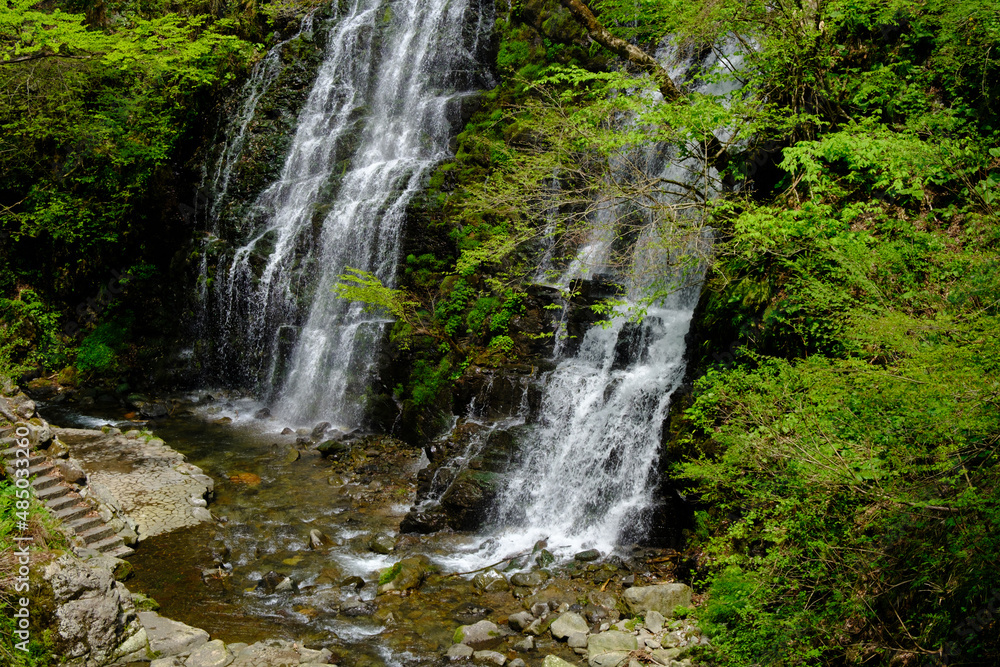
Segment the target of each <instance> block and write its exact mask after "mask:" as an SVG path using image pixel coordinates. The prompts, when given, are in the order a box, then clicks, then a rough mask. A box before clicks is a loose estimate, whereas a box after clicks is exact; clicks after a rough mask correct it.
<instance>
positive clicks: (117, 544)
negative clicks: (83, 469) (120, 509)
mask: <svg viewBox="0 0 1000 667" xmlns="http://www.w3.org/2000/svg"><path fill="white" fill-rule="evenodd" d="M13 430H14V429H13V428H12V427H7V428H6V429H3V430H2V431H0V448H2V450H3V451H2V452H0V455H2V457H3V464H4V468H5V469H6V471H7V475H8V476H9V477H10V479H14V467H13V466H12V465H11V464H12V463H13V460H14V458H15V457H16V456H17V450H18V448H17V446H16V443H15V438H14V433H13ZM28 466H29V467H28V473H29V479H31V486H32V487H33V488H34V491H35V497H36V498H37V499H38V500H39V502H41V503H44V504H45V506H46V507H47V508H48V509H49V512H51V514H52V515H53V516H55V517H56V518H57V519H59V520H60V521H62V523H63V524H64V525H65V526H67V527H68V528H69V529H70V530H71V531H72V532H73V533H75V534H76V535H77V537H79V538H80V539H81V540H82V541H83V543H84V545H86V547H85V548H87V549H93V550H94V551H99V552H101V553H106V554H108V555H110V556H115V557H117V558H123V557H125V556H128V555H130V554H132V553H134V551H133V550H132V549H131V548H130V547H128V546H126V545H125V542H124V540H122V538H121V537H119V536H118V535H116V534H115V531H114V530H113V529H112V528H111V526H109V525H107V524H106V523H104V521H103V520H102V519H101V517H100V516H98V514H97V512H95V511H94V507H93V505H91V503H90V501H88V500H86V499H85V498H83V497H81V496H80V494H79V493H77V492H76V491H74V490H73V487H72V486H71V485H70V484H68V483H66V482H65V481H64V480H63V478H62V475H60V474H59V470H58V469H57V468H56V467H55V465H53V464H52V462H50V461H49V460H48V457H46V456H45V455H44V454H42V453H40V452H38V451H37V450H35V449H32V451H31V456H30V458H29V459H28Z"/></svg>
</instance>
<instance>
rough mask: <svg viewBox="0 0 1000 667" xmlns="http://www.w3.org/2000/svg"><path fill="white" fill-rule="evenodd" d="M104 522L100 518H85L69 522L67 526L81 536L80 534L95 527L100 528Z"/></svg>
mask: <svg viewBox="0 0 1000 667" xmlns="http://www.w3.org/2000/svg"><path fill="white" fill-rule="evenodd" d="M102 523H104V522H103V521H101V517H99V516H85V517H83V518H82V519H73V520H72V521H67V522H66V525H67V526H69V527H70V528H72V529H73V531H74V532H75V533H76V534H77V535H79V534H80V533H82V532H84V531H87V530H90V529H91V528H93V527H95V526H100V525H101V524H102Z"/></svg>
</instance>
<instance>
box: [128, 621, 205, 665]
mask: <svg viewBox="0 0 1000 667" xmlns="http://www.w3.org/2000/svg"><path fill="white" fill-rule="evenodd" d="M139 620H140V621H142V625H143V626H144V627H145V628H146V632H147V634H148V635H149V648H150V649H152V650H153V651H154V652H155V653H158V654H159V656H160V657H161V658H166V657H170V656H173V655H181V656H183V655H189V654H190V653H192V652H193V651H194V650H195V649H197V648H200V647H201V646H202V645H204V644H206V643H208V633H207V632H205V631H204V630H202V629H201V628H192V627H191V626H190V625H185V624H184V623H181V622H180V621H173V620H171V619H169V618H164V617H163V616H160V615H159V614H157V613H156V612H155V611H141V612H139Z"/></svg>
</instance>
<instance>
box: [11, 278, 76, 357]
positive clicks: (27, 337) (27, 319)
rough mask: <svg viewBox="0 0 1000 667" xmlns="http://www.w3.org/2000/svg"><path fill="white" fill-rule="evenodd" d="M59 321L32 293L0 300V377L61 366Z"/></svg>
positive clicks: (62, 348) (62, 345)
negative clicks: (36, 366)
mask: <svg viewBox="0 0 1000 667" xmlns="http://www.w3.org/2000/svg"><path fill="white" fill-rule="evenodd" d="M60 320H61V317H60V315H59V314H58V313H56V312H53V311H52V310H51V309H50V308H49V307H48V306H47V305H46V304H45V303H44V302H43V301H42V299H41V297H40V296H39V295H38V293H37V292H35V291H34V290H31V289H23V290H20V291H19V292H18V293H17V296H16V298H14V299H4V298H0V341H2V342H0V373H2V374H4V375H8V376H9V377H14V376H16V375H18V374H20V373H21V372H23V371H25V370H27V369H28V368H29V367H31V366H35V365H40V366H42V367H46V368H61V367H63V366H65V364H66V361H67V356H68V355H67V350H66V346H65V343H64V340H63V337H62V334H61V332H60Z"/></svg>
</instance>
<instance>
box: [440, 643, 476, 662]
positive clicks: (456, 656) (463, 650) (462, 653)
mask: <svg viewBox="0 0 1000 667" xmlns="http://www.w3.org/2000/svg"><path fill="white" fill-rule="evenodd" d="M473 653H475V651H473V650H472V647H471V646H468V645H466V644H454V645H453V646H452V647H451V648H449V649H448V651H447V652H446V653H445V656H446V657H448V658H451V659H452V660H462V659H464V658H471V657H472V654H473Z"/></svg>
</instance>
